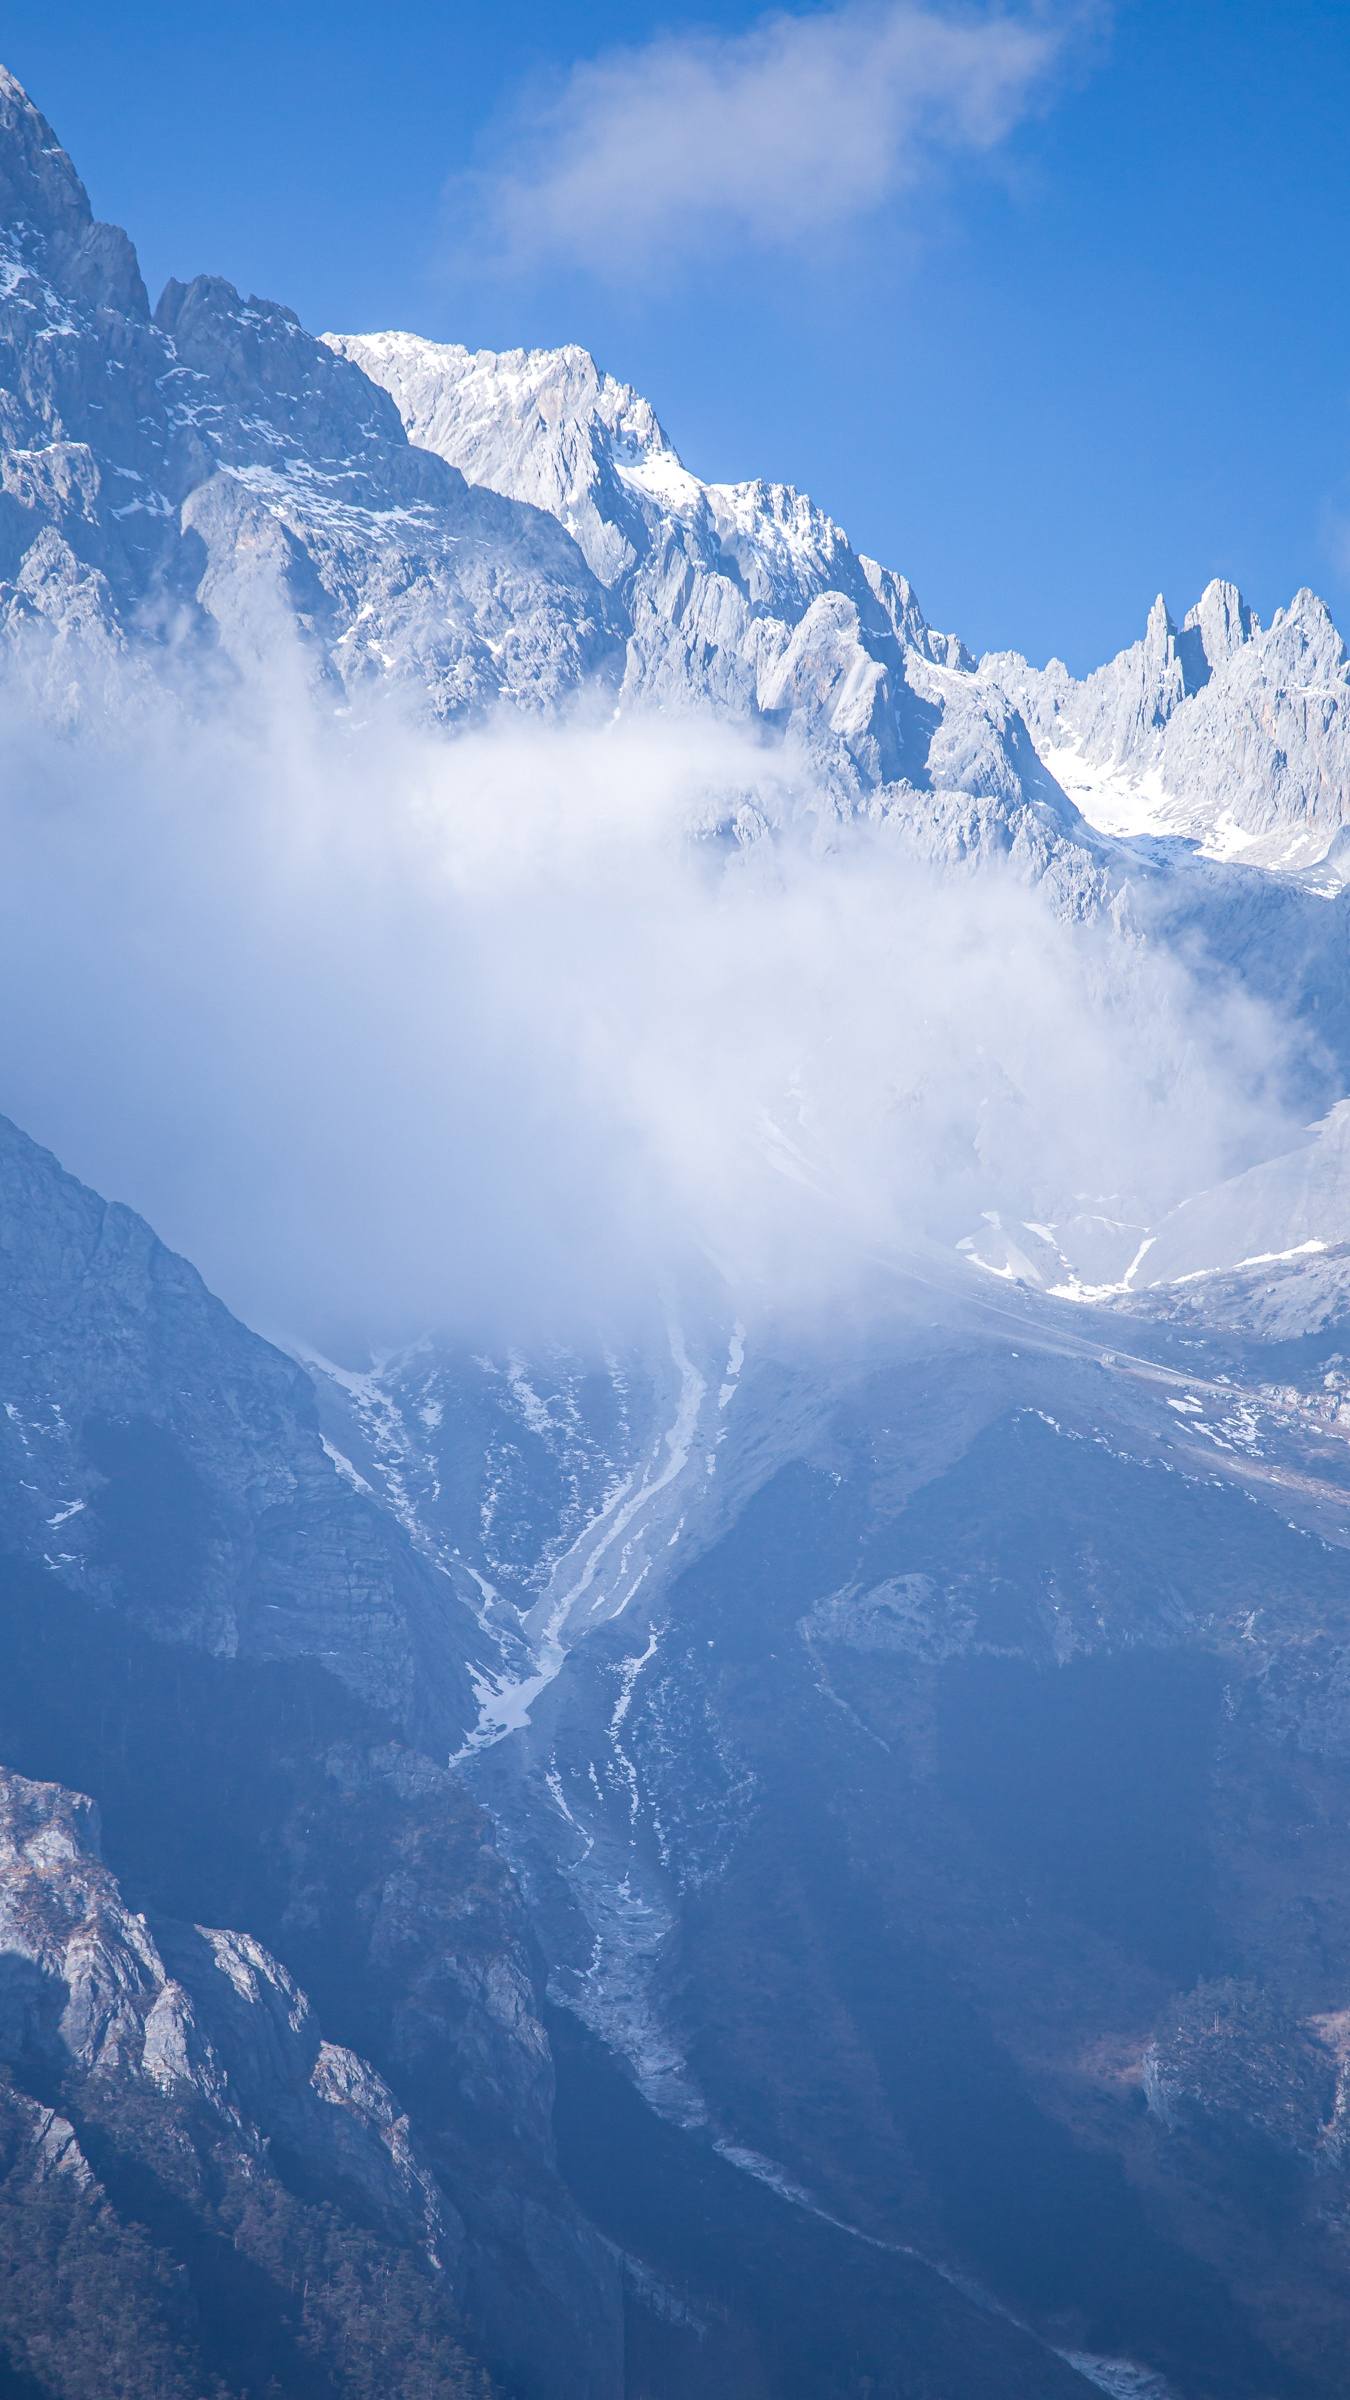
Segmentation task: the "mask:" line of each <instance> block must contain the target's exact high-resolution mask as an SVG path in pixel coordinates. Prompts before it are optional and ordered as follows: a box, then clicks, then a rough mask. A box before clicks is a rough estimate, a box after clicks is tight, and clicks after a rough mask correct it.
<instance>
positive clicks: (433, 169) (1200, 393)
mask: <svg viewBox="0 0 1350 2400" xmlns="http://www.w3.org/2000/svg"><path fill="white" fill-rule="evenodd" d="M934 6H935V8H936V14H937V15H938V17H939V18H941V19H942V20H943V21H944V23H945V26H946V28H947V29H948V31H949V32H950V31H951V30H952V29H953V28H954V29H955V33H954V37H953V38H954V39H955V40H956V42H957V49H958V51H959V53H960V54H959V55H954V56H953V58H952V59H950V60H947V59H946V56H945V52H944V53H943V55H942V56H941V57H939V58H938V60H937V62H936V63H934V59H933V56H932V51H933V40H934V36H933V26H932V17H931V15H930V17H929V18H928V20H927V26H926V29H925V28H924V27H923V26H922V25H921V27H920V31H921V32H922V34H923V41H924V43H925V44H926V47H924V48H922V49H921V50H919V51H916V50H915V47H914V43H915V39H916V37H915V35H914V32H913V21H912V20H913V12H912V11H910V12H908V14H907V12H906V10H905V9H904V8H903V7H902V6H897V5H892V4H891V0H842V5H834V6H824V7H819V6H818V7H816V8H814V9H799V10H795V11H793V12H791V15H792V17H793V18H794V19H797V20H809V29H808V32H807V33H806V35H803V32H802V27H801V24H800V23H798V24H789V26H788V28H787V31H786V34H784V33H783V32H782V29H781V27H780V30H779V31H778V32H777V33H770V34H766V33H765V32H764V31H763V29H762V19H763V12H762V11H761V10H758V9H756V8H754V7H751V6H733V5H722V6H709V7H707V8H704V9H701V10H699V11H697V12H694V11H687V12H680V11H672V10H671V9H669V8H665V9H662V8H658V7H654V6H651V5H649V0H624V5H622V6H620V5H618V0H590V4H589V5H587V6H586V7H585V8H584V9H583V8H571V7H567V6H558V5H552V6H544V5H543V4H542V0H494V5H493V6H491V7H485V6H484V7H480V6H464V7H459V8H447V7H443V6H436V5H433V4H431V0H408V4H407V5H402V6H397V5H396V6H394V7H391V8H389V9H386V10H385V11H384V12H383V13H382V15H378V16H377V14H376V12H374V11H373V10H372V9H371V8H370V6H369V0H362V4H361V5H359V6H358V5H355V4H354V0H327V4H326V5H324V6H319V5H317V4H316V0H288V4H287V5H285V6H284V7H281V8H278V7H277V6H276V5H275V0H271V4H270V5H264V4H263V0H233V4H232V5H231V7H230V8H229V9H228V10H210V11H207V10H199V11H189V10H184V9H183V7H182V6H181V0H136V5H134V6H130V5H127V4H126V0H121V4H115V5H113V6H111V7H110V6H109V5H108V4H107V0H101V4H100V0H64V5H63V7H62V8H61V10H60V11H59V12H58V11H54V10H53V9H51V7H50V6H49V5H48V0H41V4H38V0H14V4H12V5H11V6H10V8H9V9H8V11H7V12H6V26H5V48H4V56H5V61H6V63H7V64H8V65H10V66H11V67H12V68H13V69H14V70H15V72H16V73H18V74H19V75H20V76H21V77H22V78H23V80H24V81H25V83H26V84H27V85H28V87H29V89H30V91H31V92H32V94H33V96H34V98H35V99H36V100H37V101H38V103H39V105H40V106H41V107H42V108H44V109H45V111H46V113H47V115H48V116H49V117H50V118H51V119H52V121H53V123H54V125H55V126H56V129H57V131H58V133H59V134H60V136H61V138H62V140H63V141H64V142H65V143H66V145H67V147H68V148H69V149H70V150H71V152H72V154H73V155H74V157H75V160H76V163H77V165H78V166H79V167H80V169H81V172H82V173H83V175H84V177H85V180H86V182H87V183H88V184H89V186H90V190H91V195H92V197H93V200H94V205H95V207H96V209H97V210H98V212H99V213H100V214H101V215H104V216H109V217H112V218H114V219H116V220H118V221H120V222H122V223H125V224H126V225H127V226H128V228H129V230H130V231H131V232H132V234H133V236H134V238H135V239H136V241H137V243H138V246H139V248H140V251H141V255H142V260H143V263H144V266H145V270H146V277H147V281H148V282H149V283H150V285H151V287H152V291H153V290H155V289H157V288H158V285H159V284H160V283H161V282H162V281H163V279H164V277H165V276H166V275H169V274H178V275H183V276H186V275H190V274H192V273H195V272H197V271H199V270H201V269H204V268H210V269H213V270H215V271H218V272H221V273H224V274H226V275H228V276H230V277H231V278H232V279H233V280H234V281H236V282H238V283H239V284H241V285H242V286H243V287H244V288H245V289H249V290H256V291H260V292H263V293H265V294H268V295H269V296H272V297H275V298H280V299H284V300H286V301H288V302H289V303H290V304H291V305H292V306H293V307H295V308H296V309H298V311H299V312H300V314H301V316H302V317H303V318H304V319H305V321H306V322H307V323H309V324H311V325H313V326H315V327H316V328H318V327H323V326H330V325H331V326H337V327H340V328H343V329H350V330H368V329H370V328H372V327H375V326H380V325H389V324H398V325H406V326H411V327H413V328H415V329H417V330H419V331H422V332H426V333H431V334H435V335H441V336H445V337H448V338H454V339H457V340H463V341H468V342H472V343H486V344H491V345H493V346H505V345H508V344H512V343H516V342H526V343H552V342H559V341H564V340H578V341H582V342H584V343H586V344H587V346H588V347H589V348H591V349H592V350H594V351H595V352H596V353H597V355H598V356H599V357H600V358H601V359H602V361H603V362H604V363H605V364H606V365H607V366H609V367H611V368H612V369H613V370H614V371H615V372H617V373H619V374H621V375H623V376H625V377H626V378H627V379H628V380H630V381H632V382H634V383H636V384H637V385H639V387H640V388H641V389H643V390H644V391H645V392H646V393H647V394H648V396H649V397H650V398H651V399H652V400H653V401H654V403H655V405H656V407H657V409H658V412H659V413H660V415H661V416H662V418H663V420H664V421H665V423H666V425H667V427H668V429H669V431H670V432H671V434H672V436H673V437H674V439H675V441H676V442H677V444H678V445H679V447H680V449H681V450H682V452H683V453H684V455H685V457H686V459H687V461H688V463H689V464H690V465H691V466H692V467H693V468H694V469H695V470H696V472H698V473H700V474H704V475H709V476H718V477H738V476H743V475H749V474H755V473H762V474H766V475H770V476H781V477H784V478H787V479H790V480H792V481H795V482H797V483H799V484H801V485H802V486H803V487H804V488H806V489H807V490H809V491H810V492H811V493H812V494H813V496H814V497H815V498H816V499H817V500H819V501H820V502H821V503H822V504H823V505H824V506H826V507H828V508H829V509H830V510H831V511H832V512H833V513H834V514H835V515H836V516H838V517H839V518H840V519H841V520H842V521H843V523H844V524H845V525H846V526H847V528H848V530H849V532H850V534H851V535H852V536H853V538H854V539H855V541H857V542H858V543H859V544H860V545H861V546H863V547H865V548H867V549H870V550H872V551H874V552H875V553H877V554H878V555H879V556H881V557H882V558H883V559H884V560H886V561H887V563H888V564H892V565H895V566H898V567H900V568H901V569H903V571H904V572H905V573H907V574H908V575H910V576H911V578H912V579H913V581H914V583H915V584H916V586H917V588H918V591H919V595H920V598H921V599H922V601H923V603H924V605H925V607H926V609H927V611H928V613H929V615H930V617H931V618H933V619H934V621H935V622H937V623H939V624H943V625H951V626H954V627H955V628H956V629H957V630H959V631H960V632H961V633H963V634H964V635H965V637H966V639H967V640H968V641H970V642H971V643H972V645H973V646H975V647H977V648H984V647H1001V646H1004V645H1015V646H1017V647H1019V648H1023V649H1026V650H1027V651H1028V652H1029V653H1030V654H1032V655H1033V656H1037V657H1042V656H1044V655H1046V654H1047V653H1048V652H1050V651H1051V650H1058V651H1059V652H1060V653H1061V654H1062V655H1064V656H1066V657H1067V658H1068V659H1069V660H1070V662H1071V663H1072V664H1073V665H1075V666H1077V667H1079V668H1082V667H1085V666H1087V665H1090V664H1092V663H1094V662H1095V661H1096V660H1097V659H1098V658H1100V657H1102V656H1104V655H1106V654H1107V653H1109V652H1110V651H1111V650H1113V649H1115V648H1116V647H1118V646H1119V645H1120V644H1121V643H1122V642H1124V641H1127V640H1129V639H1131V638H1133V636H1134V634H1135V633H1136V632H1137V630H1138V629H1139V626H1140V624H1141V622H1142V619H1143V615H1144V612H1145V610H1146V609H1147V606H1148V603H1149V600H1150V599H1151V597H1152V595H1153V593H1154V592H1155V591H1156V590H1157V589H1158V588H1159V587H1160V586H1161V588H1163V589H1164V590H1165V591H1166V593H1167V595H1168V598H1169V600H1170V602H1171V603H1172V605H1173V607H1174V608H1177V609H1180V608H1182V607H1184V606H1185V605H1186V604H1187V603H1188V602H1189V601H1190V600H1191V599H1192V598H1193V597H1194V596H1195V594H1196V593H1197V592H1198V591H1199V589H1200V588H1201V586H1202V585H1203V584H1204V583H1205V581H1206V580H1207V579H1208V577H1209V576H1211V575H1213V574H1225V575H1231V576H1233V577H1234V578H1235V579H1236V580H1237V581H1239V582H1240V583H1241V584H1242V585H1243V588H1244V589H1245V590H1246V592H1247V594H1248V597H1249V598H1250V599H1251V600H1252V601H1253V603H1254V604H1255V606H1256V607H1257V608H1258V609H1259V610H1260V611H1261V613H1262V614H1263V615H1268V614H1269V613H1270V611H1271V610H1272V609H1273V608H1274V607H1275V606H1277V605H1278V604H1279V603H1280V602H1282V601H1284V600H1286V599H1288V598H1289V596H1290V595H1291V593H1292V592H1293V590H1294V589H1295V588H1296V587H1297V585H1299V584H1300V583H1304V582H1307V583H1312V584H1314V585H1315V586H1316V587H1317V588H1318V589H1320V590H1321V591H1323V592H1324V593H1325V594H1326V596H1327V598H1328V599H1329V600H1330V601H1331V603H1332V605H1333V607H1334V608H1336V609H1337V611H1338V613H1339V614H1340V616H1341V618H1342V621H1344V620H1345V618H1346V616H1347V615H1350V532H1348V531H1347V527H1348V526H1350V311H1348V310H1347V308H1346V305H1345V246H1346V234H1345V228H1346V225H1347V222H1350V206H1348V205H1347V204H1348V203H1350V144H1348V143H1347V140H1346V134H1345V128H1346V125H1347V124H1348V123H1350V9H1348V8H1347V6H1346V5H1345V0H1317V4H1309V5H1293V6H1289V7H1285V8H1281V9H1276V8H1274V7H1272V6H1271V5H1270V0H1180V4H1178V0H1171V4H1170V5H1168V4H1165V0H1121V4H1120V5H1118V6H1117V7H1115V8H1114V9H1113V10H1111V11H1110V13H1109V15H1108V14H1107V12H1106V10H1105V9H1104V8H1097V7H1093V6H1091V5H1087V6H1084V5H1083V0H1062V4H1059V0H1033V5H1032V6H1031V7H1030V8H1029V9H1024V10H1023V11H1022V12H1021V13H1020V14H1018V13H1017V12H1016V11H1011V10H1010V11H1009V12H1006V13H1005V15H1004V17H1003V19H1002V21H1001V22H1000V23H997V24H994V25H992V26H991V25H990V24H989V23H988V22H987V21H985V22H984V23H982V24H980V25H976V24H975V23H974V22H973V18H972V16H971V14H970V13H964V14H963V12H961V11H957V10H952V9H943V8H942V7H941V5H940V0H934ZM757 26H758V27H759V28H760V30H758V31H757V30H756V27H757ZM897 28H898V31H897ZM907 28H908V30H907ZM941 31H942V27H941V26H940V27H939V33H941ZM897 41H898V42H899V44H900V47H899V49H898V51H897V50H896V48H895V43H896V42H897ZM1019 42H1020V43H1021V44H1022V47H1021V49H1019V48H1018V46H1017V45H1018V43H1019ZM888 44H889V45H890V47H889V48H887V47H886V45H888ZM962 44H964V48H962ZM879 45H880V47H879ZM939 49H941V44H939ZM616 52H622V53H624V55H623V56H622V57H621V58H620V59H619V61H618V63H617V64H616V63H615V56H614V54H615V53H616ZM766 57H768V58H769V60H770V63H769V66H767V67H766V66H765V64H764V61H765V59H766ZM596 60H599V62H600V63H599V67H598V68H596V67H594V66H591V67H590V68H589V69H587V68H584V66H583V72H582V73H581V76H580V79H578V73H577V70H578V66H579V64H581V63H582V62H587V61H591V62H594V61H596ZM887 60H889V61H890V64H889V65H887V64H886V61H887ZM991 60H992V64H991V63H990V62H991ZM822 61H824V62H825V64H824V69H822V66H821V62H822ZM944 61H945V63H944ZM879 62H880V63H879ZM822 72H826V73H827V74H828V75H830V76H832V77H833V78H834V80H833V82H832V83H831V85H830V89H829V91H828V93H826V92H825V91H824V86H823V85H821V84H819V81H818V78H819V76H820V75H821V73H822ZM888 77H889V78H890V80H889V81H888V80H887V78H888ZM766 78H767V80H766ZM925 78H927V80H926V81H925ZM794 79H795V80H794ZM944 79H945V80H944ZM768 91H771V92H772V93H773V95H774V105H773V107H772V108H770V107H768V106H767V105H766V104H765V102H764V94H765V92H768ZM738 95H739V97H738ZM681 103H683V105H681ZM724 105H725V108H726V110H727V114H726V116H725V119H723V117H722V115H721V114H720V113H718V112H721V111H722V109H723V107H724ZM738 111H739V113H738ZM691 118H695V119H697V124H693V123H691V121H690V120H691ZM699 126H702V128H703V136H702V138H703V140H704V142H705V144H712V145H713V147H712V148H711V150H710V151H709V152H708V154H707V155H705V156H702V157H700V155H699V140H700V136H699V131H698V127H699ZM934 128H936V131H935V130H934ZM625 144H629V145H630V148H629V149H626V148H625ZM869 145H871V147H870V148H869ZM859 161H861V164H860V165H859V163H858V162H859ZM855 169H856V172H855ZM466 177H468V178H469V180H466ZM640 187H642V188H640ZM653 195H654V196H653ZM522 229H523V230H522Z"/></svg>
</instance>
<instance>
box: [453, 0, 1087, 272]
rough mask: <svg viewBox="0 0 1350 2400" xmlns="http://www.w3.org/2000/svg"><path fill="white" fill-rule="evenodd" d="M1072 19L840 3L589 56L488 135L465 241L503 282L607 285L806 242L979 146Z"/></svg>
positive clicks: (1032, 94) (1001, 132) (1059, 11)
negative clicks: (581, 279)
mask: <svg viewBox="0 0 1350 2400" xmlns="http://www.w3.org/2000/svg"><path fill="white" fill-rule="evenodd" d="M1092 14H1095V11H1092V10H1090V9H1087V8H1085V7H1084V6H1083V5H1081V0H1080V4H1079V5H1073V4H1072V0H1060V4H1058V5H1056V0H1039V4H1033V5H1031V6H1029V7H1022V8H1002V7H992V8H979V9H971V8H951V7H932V6H925V5H922V4H914V0H844V5H843V6H841V7H836V8H830V9H823V10H820V11H816V12H812V13H810V14H806V13H802V14H797V13H789V12H787V11H783V10H775V11H773V12H772V13H770V14H766V15H764V16H762V17H760V18H758V19H757V20H756V21H755V22H754V23H753V24H752V25H750V26H749V27H748V28H747V29H746V30H745V31H744V32H741V33H736V34H714V33H708V32H699V31H691V32H681V33H676V34H667V35H664V36H661V37H660V38H658V39H656V40H654V41H651V42H648V43H645V44H643V45H641V46H636V47H633V48H628V49H620V50H611V51H608V52H605V53H602V54H601V55H600V56H598V57H596V58H593V59H591V60H588V61H585V62H583V63H581V64H579V65H577V66H576V67H574V68H573V69H572V71H571V72H570V74H569V75H567V77H566V78H565V80H564V81H563V82H562V83H561V85H560V86H558V87H557V88H555V89H554V90H552V91H551V92H548V93H546V94H544V95H542V96H541V97H539V98H537V99H536V100H535V101H534V102H533V104H531V105H529V106H523V107H521V108H520V109H519V110H517V111H516V112H515V113H514V115H513V116H512V117H511V118H510V119H509V120H508V121H507V122H506V123H505V124H503V125H502V126H501V127H500V128H499V129H498V135H497V138H496V140H495V142H494V145H493V152H492V157H491V160H490V163H489V165H488V167H487V168H486V169H485V170H484V171H483V172H482V173H480V174H479V175H478V176H476V177H474V178H473V179H472V185H473V188H472V191H471V193H470V194H469V198H470V201H471V207H470V210H469V214H470V215H471V216H472V217H473V219H474V229H473V238H474V240H475V241H476V242H478V243H480V244H484V245H485V246H486V248H487V250H489V251H490V252H491V254H492V255H493V256H494V258H496V259H498V260H501V261H505V262H507V263H509V264H514V265H517V266H520V267H530V266H539V265H546V264H551V263H554V262H564V263H566V264H567V265H569V266H572V267H581V268H584V269H587V270H589V271H592V272H596V273H601V274H609V275H624V274H626V273H629V272H634V271H641V270H651V269H652V268H659V267H668V266H671V265H676V264H681V263H684V262H686V261H688V260H689V259H690V258H692V257H694V256H697V255H700V254H704V253H707V252H709V251H713V250H716V249H718V248H721V247H725V246H730V245H735V246H745V245H747V244H748V245H750V246H753V247H756V248H759V249H763V250H766V251H767V250H779V251H783V250H789V251H790V250H800V249H801V248H803V247H810V246H811V245H812V244H813V243H814V242H816V241H817V240H818V239H819V238H820V237H821V236H823V235H828V234H829V233H831V232H833V231H836V230H837V229H838V228H840V227H841V226H843V225H846V224H848V223H849V222H851V221H853V220H855V219H857V218H860V217H862V216H865V215H867V214H869V213H871V212H873V211H875V210H877V209H879V208H881V207H883V206H884V205H885V204H887V203H891V202H896V201H900V200H903V199H904V198H905V197H906V196H908V195H911V194H913V193H914V191H915V190H916V188H917V187H919V186H920V185H922V184H923V182H924V181H925V179H927V178H928V177H930V176H931V175H932V174H933V173H934V172H936V171H937V170H938V168H939V167H940V166H941V164H942V163H943V161H944V160H950V159H951V158H952V157H954V156H967V157H969V156H972V155H977V154H980V153H984V152H988V151H990V150H991V149H993V148H994V147H996V146H997V144H999V143H1000V142H1001V141H1003V140H1004V139H1005V138H1006V137H1007V136H1008V135H1009V134H1010V133H1011V132H1012V130H1013V129H1014V127H1015V126H1016V125H1017V124H1018V123H1019V122H1020V121H1021V120H1022V119H1023V118H1024V117H1025V116H1026V115H1027V114H1028V112H1029V111H1030V110H1032V109H1033V108H1034V107H1036V106H1037V105H1038V104H1040V103H1041V102H1042V101H1043V100H1044V99H1045V97H1046V96H1047V94H1048V92H1049V90H1050V88H1051V86H1052V84H1053V82H1054V79H1055V76H1056V73H1057V71H1058V70H1059V68H1060V67H1061V65H1062V62H1063V59H1064V55H1065V50H1066V46H1067V44H1068V43H1069V41H1070V39H1071V37H1072V35H1073V34H1074V33H1075V32H1076V31H1078V30H1080V29H1081V28H1082V26H1083V24H1084V22H1085V20H1086V18H1087V17H1088V16H1089V15H1092Z"/></svg>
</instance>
